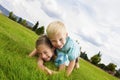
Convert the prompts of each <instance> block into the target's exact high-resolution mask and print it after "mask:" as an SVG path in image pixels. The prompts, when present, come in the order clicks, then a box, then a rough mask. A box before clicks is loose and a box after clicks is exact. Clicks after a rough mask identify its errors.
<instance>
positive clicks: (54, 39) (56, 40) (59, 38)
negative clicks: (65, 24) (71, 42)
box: [49, 33, 67, 49]
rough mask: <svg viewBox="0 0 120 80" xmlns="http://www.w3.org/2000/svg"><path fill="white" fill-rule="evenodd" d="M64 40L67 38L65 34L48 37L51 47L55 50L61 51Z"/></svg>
mask: <svg viewBox="0 0 120 80" xmlns="http://www.w3.org/2000/svg"><path fill="white" fill-rule="evenodd" d="M66 38H67V33H64V34H63V33H58V34H56V35H53V36H51V37H49V39H50V41H51V43H52V45H53V46H54V47H55V48H57V49H61V48H62V47H63V46H64V45H65V43H66Z"/></svg>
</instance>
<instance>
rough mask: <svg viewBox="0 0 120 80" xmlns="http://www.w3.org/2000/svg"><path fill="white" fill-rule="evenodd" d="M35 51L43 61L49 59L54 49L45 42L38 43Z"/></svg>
mask: <svg viewBox="0 0 120 80" xmlns="http://www.w3.org/2000/svg"><path fill="white" fill-rule="evenodd" d="M37 52H38V54H39V55H40V57H41V58H42V59H43V60H44V61H50V59H51V58H52V56H53V55H54V49H52V48H50V47H48V46H47V45H45V44H41V45H39V47H38V49H37Z"/></svg>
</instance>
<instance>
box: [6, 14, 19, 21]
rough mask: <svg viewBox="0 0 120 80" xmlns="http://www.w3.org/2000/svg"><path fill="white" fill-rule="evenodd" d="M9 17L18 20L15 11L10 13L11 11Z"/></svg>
mask: <svg viewBox="0 0 120 80" xmlns="http://www.w3.org/2000/svg"><path fill="white" fill-rule="evenodd" d="M8 18H10V19H12V20H13V21H17V17H15V16H14V15H13V12H10V13H9V16H8Z"/></svg>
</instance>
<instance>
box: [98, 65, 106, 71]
mask: <svg viewBox="0 0 120 80" xmlns="http://www.w3.org/2000/svg"><path fill="white" fill-rule="evenodd" d="M98 67H100V68H101V69H103V70H105V69H106V65H105V64H103V63H100V64H98Z"/></svg>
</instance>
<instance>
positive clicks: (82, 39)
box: [0, 0, 120, 68]
mask: <svg viewBox="0 0 120 80" xmlns="http://www.w3.org/2000/svg"><path fill="white" fill-rule="evenodd" d="M0 4H1V5H2V6H3V7H5V8H6V9H8V10H9V11H13V13H14V14H16V15H17V16H19V17H23V18H25V19H26V20H29V21H31V22H32V23H36V22H37V21H39V23H40V24H39V25H44V26H45V28H46V26H47V25H48V24H49V23H50V22H52V21H54V20H60V21H62V22H64V23H65V25H66V27H67V29H68V32H69V35H70V36H71V37H72V38H74V39H75V40H78V41H79V43H80V46H81V47H82V51H86V53H87V55H88V57H89V58H90V57H91V56H93V55H95V54H97V53H98V52H99V51H101V54H102V61H101V62H103V63H105V64H108V63H110V62H112V63H115V64H116V65H117V68H120V64H119V63H120V58H119V56H120V50H119V47H120V32H119V31H120V23H119V22H120V15H119V14H120V11H119V7H120V5H119V4H120V1H118V0H112V1H111V2H110V1H109V0H106V1H104V0H101V1H98V0H96V1H92V0H91V1H89V0H85V1H82V0H74V1H73V0H66V1H64V0H61V1H56V0H52V1H49V0H44V1H42V0H24V1H18V0H14V1H7V0H1V1H0ZM33 6H34V7H33Z"/></svg>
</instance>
